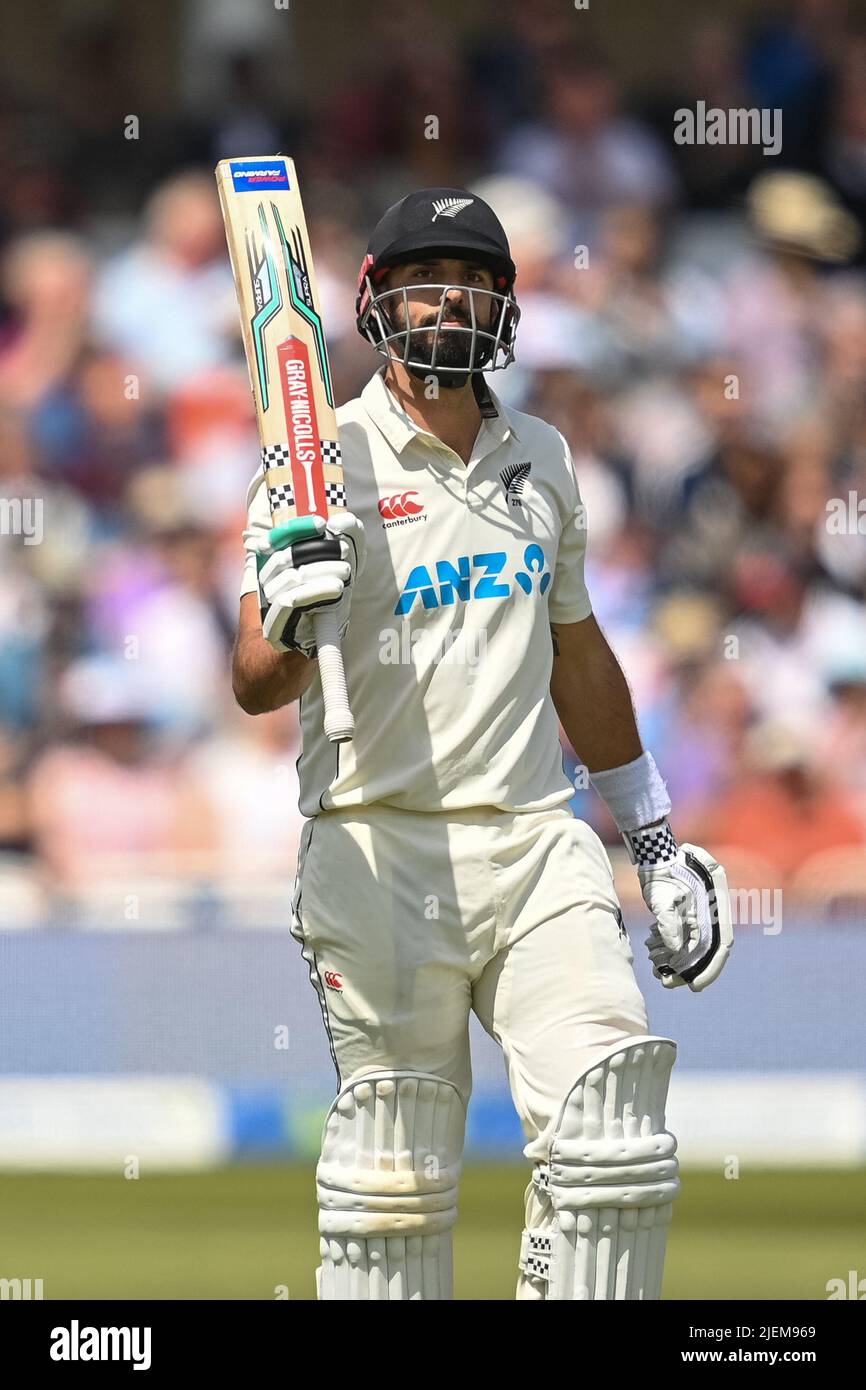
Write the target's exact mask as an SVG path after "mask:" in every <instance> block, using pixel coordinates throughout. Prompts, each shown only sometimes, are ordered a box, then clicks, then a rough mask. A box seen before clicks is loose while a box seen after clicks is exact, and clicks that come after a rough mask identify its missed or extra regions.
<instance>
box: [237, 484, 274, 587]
mask: <svg viewBox="0 0 866 1390" xmlns="http://www.w3.org/2000/svg"><path fill="white" fill-rule="evenodd" d="M270 529H271V512H270V508H269V507H268V495H267V489H266V487H265V475H264V473H263V472H262V471H261V469H259V471H258V472H257V473H256V476H255V477H254V478H253V480H252V482H251V483H250V485H249V488H248V489H247V524H246V528H245V530H244V550H245V551H246V559H245V562H244V573H243V579H242V582H241V598H243V596H244V594H254V593H257V591H258V587H259V585H258V579H257V577H256V549H255V547H256V545H257V543H258V542H259V541H260V540H263V539H264V538H265V537H266V536H267V534H268V532H269V531H270Z"/></svg>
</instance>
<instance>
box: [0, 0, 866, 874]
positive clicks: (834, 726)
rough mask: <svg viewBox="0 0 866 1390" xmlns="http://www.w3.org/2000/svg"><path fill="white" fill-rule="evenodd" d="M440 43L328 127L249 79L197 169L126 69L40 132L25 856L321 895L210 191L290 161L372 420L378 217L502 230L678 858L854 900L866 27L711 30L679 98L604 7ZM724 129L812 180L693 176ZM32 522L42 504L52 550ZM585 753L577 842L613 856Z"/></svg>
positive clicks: (15, 425) (414, 44)
mask: <svg viewBox="0 0 866 1390" xmlns="http://www.w3.org/2000/svg"><path fill="white" fill-rule="evenodd" d="M429 15H430V7H426V8H425V7H423V6H422V7H420V8H419V7H418V6H416V5H415V4H406V5H403V6H400V7H394V9H393V11H392V10H390V9H389V10H388V11H387V14H383V17H382V22H381V24H380V25H378V26H377V28H376V31H375V33H374V34H372V35H371V34H366V35H361V34H359V36H358V42H359V45H360V48H359V52H363V53H364V55H365V61H364V62H363V63H359V64H358V67H357V70H356V71H355V73H354V74H353V75H352V77H351V78H350V79H348V80H342V81H341V82H340V83H338V84H335V85H334V86H332V87H331V89H330V90H329V91H328V93H327V99H324V98H323V99H322V100H321V101H320V102H319V103H318V105H317V106H315V107H314V108H313V109H309V108H305V109H303V110H302V109H300V108H293V107H292V104H291V102H289V103H286V102H284V101H283V100H281V92H280V90H279V88H278V86H276V85H275V83H274V81H273V80H272V81H270V82H269V83H262V82H259V81H257V79H256V63H255V61H254V60H253V56H251V55H250V54H249V53H247V52H244V51H233V52H226V53H224V54H223V55H222V57H223V63H222V67H221V69H220V72H221V77H222V81H221V85H220V86H219V87H217V86H216V84H215V92H216V93H218V95H215V96H214V99H213V103H212V107H211V112H210V116H209V117H208V115H207V114H204V115H203V114H202V110H203V109H205V108H206V103H205V107H204V108H203V107H202V106H201V105H200V106H199V107H198V108H197V110H196V112H195V114H194V115H188V116H187V117H186V118H182V117H181V116H178V117H177V119H176V121H175V122H174V124H173V125H169V123H168V122H167V121H166V122H165V123H164V125H163V127H162V130H161V139H160V142H159V144H158V147H154V145H153V144H152V143H151V144H148V141H147V139H146V138H144V137H142V139H141V141H140V142H138V143H136V142H129V143H127V144H126V146H125V147H124V148H123V149H122V150H120V152H119V153H118V149H117V148H116V144H117V142H116V141H115V144H114V145H113V144H112V143H111V141H110V139H109V138H108V134H107V125H106V129H105V130H103V129H102V128H101V126H100V123H99V122H100V111H102V112H103V113H104V116H105V120H106V122H108V120H109V118H110V117H111V113H112V111H113V99H114V98H113V95H112V87H111V84H112V80H113V77H114V78H116V71H117V69H116V67H115V66H113V64H116V63H117V62H118V61H120V60H122V57H123V55H122V53H121V54H118V53H117V52H116V51H114V50H113V48H112V43H113V41H112V39H111V37H110V36H107V37H106V36H104V35H103V36H101V38H100V39H99V40H98V41H97V40H96V39H94V40H92V41H91V42H89V43H88V44H83V45H82V47H81V48H80V50H79V51H78V53H77V56H76V62H77V63H78V77H79V80H83V78H86V77H87V76H88V74H90V75H91V76H92V80H93V84H94V87H95V90H96V91H97V93H98V94H99V95H100V96H101V97H102V102H101V104H100V102H97V109H96V111H94V110H93V109H92V108H89V109H88V117H87V121H85V120H84V118H83V116H82V117H81V119H80V121H79V124H78V125H76V119H75V111H74V109H72V108H70V109H67V110H65V111H64V114H63V121H62V123H61V122H60V120H59V118H58V129H57V130H52V129H51V121H50V118H48V117H46V118H45V120H43V122H42V123H41V124H39V123H37V124H36V127H35V134H34V133H33V130H34V126H33V122H32V120H31V116H32V113H29V112H26V111H22V110H17V109H16V108H15V107H14V105H12V106H9V107H7V108H6V109H5V110H4V111H3V112H2V113H0V167H2V168H3V170H4V174H5V175H6V177H5V178H4V188H5V189H6V190H7V191H9V190H11V191H10V196H9V198H8V200H7V202H6V206H5V208H4V212H3V215H2V219H0V235H2V244H0V256H2V261H0V292H2V318H0V501H2V505H3V508H4V511H3V518H2V527H0V856H3V857H4V860H5V862H7V863H13V862H14V863H16V864H22V863H28V864H30V865H32V866H35V867H36V869H37V870H38V872H39V874H40V875H41V876H42V879H43V881H44V883H45V884H46V885H47V886H48V887H49V888H50V889H51V890H57V891H66V892H74V891H75V890H76V889H79V888H81V887H86V885H87V884H88V883H92V882H93V881H95V880H96V879H97V878H98V877H99V875H100V874H102V873H104V872H106V866H111V865H115V866H116V865H118V864H125V863H128V862H135V863H138V864H142V863H146V864H148V865H152V866H158V869H159V871H160V872H163V871H164V872H165V873H167V874H173V873H184V872H188V871H189V868H190V866H194V868H195V870H196V872H200V873H201V874H203V875H205V876H208V875H211V874H216V873H218V874H220V875H229V876H237V877H238V878H241V879H243V878H244V877H246V876H252V875H261V874H273V875H280V876H282V875H285V874H287V873H289V872H290V871H291V867H292V856H293V854H294V849H295V845H296V842H297V837H298V833H299V822H298V814H297V809H296V804H295V803H296V774H295V770H294V763H295V758H296V757H297V753H298V729H297V718H296V713H295V711H294V710H292V709H289V710H285V711H280V712H279V713H278V714H275V715H271V716H266V717H260V718H256V719H252V718H249V717H247V716H245V715H243V714H241V713H240V711H239V710H237V709H236V708H235V706H234V704H233V700H232V697H231V692H230V682H229V653H230V646H231V642H232V637H233V632H234V626H235V621H236V615H237V594H238V586H239V579H240V569H241V542H240V534H241V530H242V526H243V519H244V512H243V507H244V497H245V492H246V487H247V483H248V481H249V478H250V476H251V474H252V472H253V470H254V468H255V465H256V459H257V444H256V438H255V427H254V420H253V417H252V411H251V406H250V400H249V390H248V383H247V377H246V370H245V366H244V363H243V357H242V349H241V343H240V337H239V331H238V322H237V311H236V305H235V299H234V292H233V286H232V282H231V275H230V271H229V267H228V263H227V259H226V255H225V249H224V237H223V230H222V225H221V221H220V216H219V210H218V206H217V203H216V197H215V191H214V184H213V176H212V173H211V168H210V166H211V165H212V163H213V162H214V160H215V159H216V158H220V157H225V156H227V155H236V154H242V153H260V152H261V151H262V149H279V148H286V149H292V151H293V152H296V153H297V156H298V161H299V164H300V167H301V170H302V174H303V179H304V190H305V199H306V202H307V204H308V207H309V211H310V221H311V234H312V241H313V246H314V250H315V255H316V262H317V269H318V274H319V279H320V283H321V287H322V291H323V297H324V301H325V319H326V323H327V326H328V332H329V341H330V345H331V356H332V367H333V372H334V377H335V383H336V388H337V394H338V399H339V400H341V401H342V400H346V399H349V398H350V397H351V396H353V395H355V394H356V393H357V391H358V390H359V389H360V388H361V387H362V386H363V384H364V382H365V381H366V380H367V378H368V377H369V375H370V374H371V372H372V371H373V370H374V369H375V368H376V366H377V365H378V359H376V358H375V356H374V355H373V354H372V352H371V350H370V349H369V347H368V346H367V345H366V344H365V343H364V342H362V340H361V339H360V337H359V336H358V335H357V333H356V330H355V325H354V317H353V303H354V294H355V280H356V275H357V268H358V265H359V263H360V260H361V257H362V254H363V249H364V246H365V244H366V235H367V232H368V230H369V226H370V225H371V223H372V221H374V220H375V218H376V217H378V215H379V214H380V213H381V211H382V210H383V209H384V208H385V207H386V206H387V205H388V204H389V203H390V202H391V201H393V200H394V199H396V198H397V197H399V196H402V194H403V193H405V192H407V191H408V190H410V189H411V188H413V187H418V186H423V185H430V184H438V183H442V184H465V185H466V186H468V187H470V188H472V189H475V190H477V191H478V192H479V194H481V195H483V196H485V197H487V198H488V200H489V201H490V202H491V203H492V204H493V206H494V207H495V208H496V210H497V211H498V212H499V214H500V217H501V218H502V220H503V222H504V223H505V225H506V228H507V230H508V232H509V235H510V238H511V244H512V252H513V256H514V259H515V261H516V263H517V266H518V278H517V284H516V293H517V297H518V300H519V302H520V305H521V309H522V318H521V323H520V328H519V332H518V343H517V361H516V363H515V364H514V366H513V367H511V368H509V369H508V371H507V372H506V373H504V374H499V373H497V375H496V376H495V377H494V378H493V379H492V382H491V384H492V386H493V387H494V388H495V389H496V390H497V392H498V393H499V394H500V395H501V396H502V397H503V398H504V399H505V400H506V401H508V402H509V403H511V404H513V405H515V406H517V407H518V408H521V409H525V410H528V411H530V412H532V413H535V414H538V415H541V416H543V417H544V418H546V419H548V420H550V421H552V422H553V423H554V424H556V425H557V426H558V427H559V428H560V429H561V430H562V431H563V433H564V435H565V437H566V438H567V440H568V442H569V444H570V447H571V450H572V453H573V456H574V458H575V462H576V467H577V473H578V479H579V482H580V486H581V490H582V493H583V497H584V501H585V502H586V505H587V511H588V518H589V536H590V542H589V559H588V569H587V573H588V583H589V588H590V594H591V596H592V599H593V603H594V607H595V611H596V614H597V616H598V618H599V620H600V622H601V624H602V626H603V627H604V629H605V631H606V632H607V634H608V637H609V640H610V641H611V643H612V645H613V646H614V648H615V649H616V650H617V652H618V653H619V655H620V658H621V660H622V662H623V664H624V666H625V669H626V671H627V674H628V676H629V678H630V681H631V683H632V686H633V690H634V695H635V700H636V704H637V707H638V710H639V715H640V721H641V726H642V732H643V736H644V741H645V743H646V744H647V745H648V746H649V747H651V748H652V749H653V751H654V753H655V756H656V760H657V762H658V763H659V765H660V767H661V769H662V771H663V774H664V775H665V777H666V779H667V781H668V784H669V787H670V790H671V794H672V798H673V802H674V807H675V812H674V825H675V829H676V831H677V832H678V834H679V836H680V838H681V839H692V840H695V841H698V842H699V843H705V844H707V845H709V846H712V847H714V848H717V849H719V850H720V851H721V850H722V848H723V847H728V848H729V849H732V850H734V851H738V852H739V853H740V856H741V861H740V862H741V865H742V869H741V875H742V881H743V883H750V884H754V885H755V886H786V887H791V886H793V887H794V888H795V889H796V886H797V884H798V883H799V882H800V881H801V878H802V875H803V873H804V871H805V870H806V868H807V866H809V865H814V864H815V863H816V862H817V863H819V864H826V865H831V866H834V870H833V871H834V872H835V871H836V869H838V872H839V874H840V875H841V876H842V877H843V878H844V877H845V876H846V875H848V877H849V878H852V879H853V878H855V877H856V874H857V872H858V869H857V865H858V864H860V863H862V849H863V846H864V841H866V605H864V598H866V269H864V268H866V29H858V28H857V27H855V25H854V23H853V22H852V21H851V19H850V18H849V16H848V12H847V8H846V7H845V6H844V5H842V4H835V3H821V2H820V0H812V2H811V3H792V4H790V5H787V6H782V7H780V8H779V10H778V11H777V12H775V13H774V16H773V18H772V20H770V19H765V20H763V21H762V22H761V23H760V24H753V25H751V26H747V25H745V24H744V25H743V26H742V27H737V24H736V23H735V22H734V20H733V19H731V18H726V19H724V20H723V19H719V18H717V19H715V20H713V21H711V22H710V21H706V22H704V21H701V22H698V21H697V20H693V21H692V28H691V30H690V31H689V33H688V37H687V43H688V49H689V54H690V61H689V62H688V63H687V64H686V65H684V67H683V71H682V78H681V90H668V91H666V92H665V93H664V96H663V98H662V96H660V95H659V92H658V91H653V92H641V91H636V90H631V89H630V88H629V87H628V85H627V84H626V83H625V82H624V81H623V79H622V77H621V76H620V75H619V72H618V68H617V63H616V53H615V52H612V53H611V52H604V51H602V50H601V49H596V48H595V47H594V46H592V45H590V44H588V43H584V42H580V43H576V42H575V16H574V14H573V13H572V12H571V11H570V10H569V8H568V7H567V6H563V5H561V4H558V5H548V4H547V3H546V0H538V3H535V4H532V5H520V4H513V5H512V4H506V5H497V6H496V7H495V8H494V7H491V11H490V21H491V22H490V25H489V27H488V28H486V29H485V28H483V27H479V28H478V29H477V30H474V29H473V28H472V27H471V26H470V28H469V29H467V30H466V31H465V32H463V33H462V34H461V35H460V36H458V35H457V34H456V33H455V34H454V35H450V34H449V33H447V32H445V33H444V34H443V33H442V32H440V33H439V34H438V40H437V42H436V43H435V44H431V43H428V42H426V41H425V23H426V24H429ZM494 16H495V23H494V22H493V20H494ZM699 100H703V101H705V102H706V103H707V105H708V106H715V107H720V108H722V109H728V108H732V107H748V106H758V107H761V106H765V107H770V108H774V109H775V108H778V109H781V110H782V111H783V119H784V135H783V147H782V152H781V154H780V155H779V156H778V157H776V158H767V157H764V156H763V155H762V154H761V151H760V148H759V147H756V146H750V145H719V146H708V145H705V146H678V145H676V144H675V142H674V140H673V123H674V117H673V113H674V111H675V110H676V109H677V108H679V107H683V106H694V104H695V103H696V102H697V101H699ZM430 113H435V114H436V116H437V118H438V123H439V124H438V138H434V139H430V138H427V134H428V133H429V126H428V125H425V122H426V121H427V118H428V117H429V115H430ZM61 124H62V132H61V130H60V128H59V127H60V125H61ZM25 132H30V135H29V136H28V138H24V133H25ZM28 139H29V143H28ZM13 150H17V151H18V152H19V154H18V155H17V156H15V157H16V158H19V159H21V160H22V163H21V165H20V167H17V166H15V165H14V159H13V154H12V151H13ZM21 151H23V154H22V153H21ZM118 165H120V166H122V178H121V179H119V180H115V181H114V183H112V182H111V180H112V174H113V171H114V169H115V166H118ZM13 175H14V177H12V176H13ZM109 186H111V187H112V188H113V190H114V193H113V201H112V202H110V205H109V201H108V200H107V197H106V192H105V191H106V189H107V188H108V187H109ZM82 188H84V189H85V191H86V192H85V196H82V193H81V190H82ZM118 188H119V191H118ZM16 499H18V500H19V501H22V502H23V500H24V499H39V501H40V504H41V509H40V512H39V516H38V534H37V528H36V525H35V523H36V521H37V518H36V517H35V516H33V515H32V514H30V513H28V512H26V510H24V509H22V508H19V510H18V511H16V509H15V506H14V504H15V502H16ZM834 499H839V505H837V506H835V508H834ZM859 501H862V510H861V511H858V502H859ZM842 503H844V508H842V506H841V504H842ZM828 504H830V506H829V508H828ZM843 511H844V515H843ZM25 515H30V519H31V521H33V522H34V529H33V533H32V534H30V535H27V534H25V535H22V534H20V531H21V530H22V527H21V526H20V525H19V526H17V527H16V525H14V524H13V521H14V518H15V517H19V518H20V517H21V516H25ZM840 518H841V519H840ZM16 531H17V532H18V533H16ZM565 756H566V764H567V766H568V767H569V769H570V770H571V771H574V773H575V775H576V777H577V790H576V794H575V800H574V807H575V810H576V811H577V813H578V814H580V815H584V816H586V817H587V818H588V819H589V820H590V821H591V822H592V823H593V824H594V825H595V826H596V828H597V829H598V830H599V832H600V833H601V834H602V835H603V837H604V838H605V839H606V840H607V841H608V842H609V843H611V844H612V843H614V842H615V840H616V836H615V831H614V827H613V826H612V825H611V824H610V822H609V821H608V820H607V819H606V814H605V812H604V810H603V808H602V807H601V805H600V804H599V803H598V802H597V801H595V800H593V798H592V796H591V794H590V793H589V792H587V791H585V790H584V789H583V786H582V778H581V776H580V769H579V760H578V758H577V756H576V754H575V753H574V751H573V750H570V749H567V748H566V749H565ZM818 856H820V857H821V858H820V859H818V858H816V857H818ZM861 889H862V885H861ZM862 891H866V890H862ZM861 896H862V892H861Z"/></svg>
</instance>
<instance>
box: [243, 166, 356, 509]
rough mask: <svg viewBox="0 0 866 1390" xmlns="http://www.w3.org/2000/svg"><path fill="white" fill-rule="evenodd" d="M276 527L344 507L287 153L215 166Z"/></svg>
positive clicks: (321, 339)
mask: <svg viewBox="0 0 866 1390" xmlns="http://www.w3.org/2000/svg"><path fill="white" fill-rule="evenodd" d="M216 174H217V185H218V187H219V194H220V202H221V204H222V209H223V217H224V219H225V224H226V239H227V241H228V245H229V254H230V256H231V262H232V269H233V271H234V277H235V285H236V288H237V293H238V302H239V304H240V310H241V321H242V326H243V333H244V346H245V349H246V356H247V365H248V367H249V371H250V382H251V385H252V391H253V399H254V402H255V407H256V416H257V419H258V425H259V435H260V437H261V445H262V467H263V468H264V471H265V481H266V486H267V490H268V502H269V505H270V508H271V515H272V518H273V520H274V524H275V525H280V524H282V523H283V522H285V521H288V520H291V518H292V517H295V516H309V515H310V514H312V513H317V514H318V515H319V516H327V515H328V514H329V512H331V511H334V510H335V509H337V508H340V507H345V506H346V492H345V488H344V486H343V467H342V460H341V456H340V444H339V437H338V433H337V420H336V415H335V412H334V393H333V387H332V385H331V373H330V368H329V365H328V351H327V347H326V344H325V333H324V328H323V326H322V318H321V314H320V311H319V296H318V291H317V288H316V281H315V274H314V271H313V263H312V257H311V254H310V246H309V237H308V233H307V226H306V220H305V218H304V209H303V204H302V203H301V196H300V192H299V189H298V180H297V175H296V173H295V166H294V164H293V163H292V161H291V160H290V159H284V158H282V157H280V158H263V159H226V160H223V161H222V162H221V163H220V164H219V165H218V166H217V171H216Z"/></svg>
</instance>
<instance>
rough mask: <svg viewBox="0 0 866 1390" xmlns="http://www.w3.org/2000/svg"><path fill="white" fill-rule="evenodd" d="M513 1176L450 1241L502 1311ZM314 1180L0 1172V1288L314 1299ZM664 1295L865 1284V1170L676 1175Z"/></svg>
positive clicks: (480, 1194)
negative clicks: (22, 1283)
mask: <svg viewBox="0 0 866 1390" xmlns="http://www.w3.org/2000/svg"><path fill="white" fill-rule="evenodd" d="M525 1182H526V1170H525V1169H524V1168H522V1167H516V1166H514V1167H512V1166H499V1165H497V1166H493V1165H471V1166H467V1168H466V1170H465V1174H464V1178H463V1184H462V1189H461V1203H460V1221H459V1223H458V1227H457V1234H456V1239H455V1267H456V1294H457V1297H458V1298H462V1299H512V1298H513V1297H514V1280H515V1258H516V1251H517V1247H518V1241H519V1231H520V1225H521V1211H522V1193H523V1188H524V1185H525ZM315 1221H316V1218H315V1207H314V1187H313V1174H312V1170H311V1169H310V1168H307V1167H303V1168H300V1167H292V1166H277V1165H271V1164H269V1165H261V1166H259V1165H250V1166H244V1167H241V1166H236V1167H231V1168H225V1169H220V1170H218V1171H215V1172H207V1173H198V1174H192V1175H174V1174H172V1175H168V1174H161V1175H158V1176H153V1177H145V1178H140V1179H138V1180H137V1181H127V1180H124V1179H123V1178H120V1177H117V1178H113V1177H105V1176H100V1175H80V1176H79V1175H75V1176H73V1175H64V1174H56V1175H55V1174H51V1175H43V1174H2V1175H0V1278H3V1277H5V1278H28V1277H29V1278H31V1279H36V1278H41V1279H43V1281H44V1285H43V1287H44V1296H45V1298H47V1299H59V1298H92V1299H102V1298H172V1299H179V1298H205V1299H211V1298H225V1299H245V1298H252V1299H270V1298H273V1297H274V1289H275V1287H276V1286H278V1285H285V1286H287V1287H288V1290H289V1296H290V1297H291V1298H292V1299H311V1298H313V1297H314V1276H313V1271H314V1268H315V1265H316V1262H317V1240H316V1224H315ZM668 1249H669V1256H668V1265H667V1272H666V1277H665V1289H664V1294H665V1297H666V1298H670V1299H677V1298H700V1299H730V1298H747V1299H767V1298H783V1299H789V1298H807V1299H824V1298H826V1290H825V1286H826V1283H827V1280H828V1279H831V1278H847V1275H848V1271H849V1270H851V1269H856V1270H859V1271H860V1274H861V1276H862V1275H866V1172H860V1171H858V1172H848V1171H844V1172H832V1173H819V1172H783V1173H777V1172H768V1171H766V1170H762V1171H756V1172H753V1173H750V1174H743V1175H742V1176H741V1177H740V1178H739V1179H738V1180H736V1181H726V1180H725V1179H724V1178H722V1177H721V1176H720V1175H718V1174H709V1173H703V1172H701V1173H686V1174H685V1175H684V1186H683V1194H682V1196H681V1198H680V1200H679V1201H678V1203H677V1206H676V1209H675V1216H674V1224H673V1226H672V1228H671V1236H670V1243H669V1247H668Z"/></svg>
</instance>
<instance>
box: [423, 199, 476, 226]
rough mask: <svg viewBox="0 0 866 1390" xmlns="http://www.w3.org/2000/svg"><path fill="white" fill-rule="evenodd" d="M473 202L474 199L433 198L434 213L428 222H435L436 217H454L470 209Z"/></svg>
mask: <svg viewBox="0 0 866 1390" xmlns="http://www.w3.org/2000/svg"><path fill="white" fill-rule="evenodd" d="M474 202H475V199H474V198H434V199H433V206H434V208H435V209H436V211H435V212H434V213H433V216H432V217H431V218H430V221H431V222H435V221H436V218H437V217H456V216H457V214H458V212H462V211H463V209H464V208H468V207H471V206H472V204H473V203H474Z"/></svg>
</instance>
